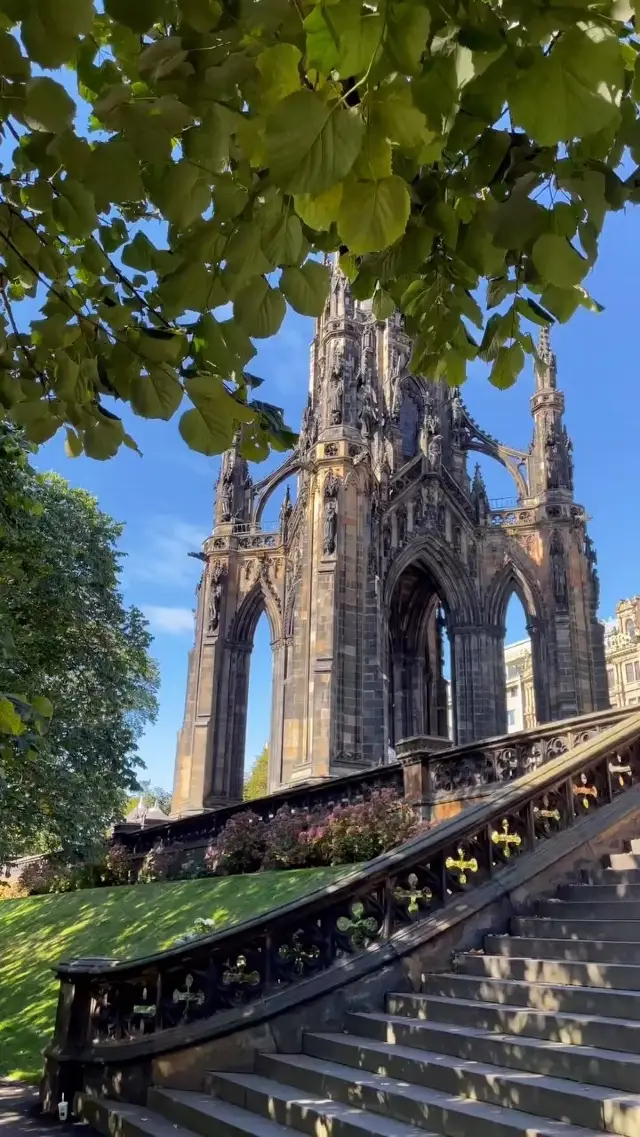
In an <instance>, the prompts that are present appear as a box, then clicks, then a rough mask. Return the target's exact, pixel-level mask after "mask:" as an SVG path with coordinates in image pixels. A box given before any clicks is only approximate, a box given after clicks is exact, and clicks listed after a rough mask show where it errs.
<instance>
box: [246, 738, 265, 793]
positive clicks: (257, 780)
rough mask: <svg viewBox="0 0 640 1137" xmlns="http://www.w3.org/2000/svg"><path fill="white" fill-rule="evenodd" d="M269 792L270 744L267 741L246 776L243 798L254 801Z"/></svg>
mask: <svg viewBox="0 0 640 1137" xmlns="http://www.w3.org/2000/svg"><path fill="white" fill-rule="evenodd" d="M268 793H269V745H268V743H266V742H265V744H264V746H263V747H262V750H261V751H260V753H259V754H258V757H257V758H256V760H255V762H254V763H253V766H252V767H251V770H250V771H249V774H248V776H247V777H246V778H245V783H244V792H243V795H242V796H243V798H244V800H245V801H253V799H254V798H257V797H266V795H267V794H268Z"/></svg>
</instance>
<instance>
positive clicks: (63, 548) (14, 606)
mask: <svg viewBox="0 0 640 1137" xmlns="http://www.w3.org/2000/svg"><path fill="white" fill-rule="evenodd" d="M121 531H122V526H121V525H119V524H118V523H117V522H115V521H114V520H113V519H112V518H110V517H108V516H107V515H106V514H104V513H102V512H101V511H100V510H99V509H98V506H97V504H96V501H95V499H94V498H92V497H91V496H90V495H89V494H87V493H85V492H84V491H83V490H75V489H71V488H70V487H69V486H68V485H67V483H66V482H65V481H64V480H63V479H62V478H60V477H58V476H56V475H51V474H49V475H44V476H41V475H37V474H36V473H35V472H34V470H33V469H32V467H31V466H30V465H29V462H28V460H27V456H26V454H25V450H24V447H22V446H21V445H20V442H19V440H18V439H17V438H16V437H15V435H14V434H12V432H11V431H7V430H6V429H3V430H2V431H1V432H0V538H1V539H0V626H2V628H3V630H4V631H5V633H8V636H7V638H6V645H5V651H4V655H3V657H2V659H0V691H4V692H10V693H11V698H7V697H6V696H5V697H4V699H1V698H0V739H2V740H3V743H4V745H2V747H1V748H0V862H2V861H3V860H4V859H6V858H7V857H10V856H15V855H18V854H19V853H21V852H24V851H30V850H33V849H48V848H53V847H58V846H60V845H62V846H74V845H82V844H86V843H90V842H91V841H93V840H94V839H98V838H99V837H100V836H101V835H102V834H103V833H104V831H105V828H106V827H107V825H108V824H109V823H110V822H111V821H114V820H116V819H118V818H119V817H120V816H121V812H122V806H123V793H126V792H127V791H130V790H131V789H133V787H134V786H135V785H136V784H137V776H136V767H137V765H138V762H137V759H136V739H137V738H138V736H139V735H140V732H141V730H142V729H143V727H144V725H145V724H146V723H147V722H149V721H152V720H153V718H154V717H155V714H156V709H157V705H156V690H157V685H158V677H157V670H156V666H155V663H154V662H153V660H152V659H151V658H150V656H149V645H150V642H151V637H150V635H149V632H148V630H147V625H146V621H145V620H144V618H143V616H142V614H141V612H139V610H138V609H137V608H125V607H124V605H123V603H122V597H121V595H120V592H119V586H118V580H119V556H120V554H119V553H118V552H117V548H116V543H117V540H118V537H119V536H120V533H121ZM14 693H17V695H15V694H14ZM15 698H17V699H18V700H19V705H22V704H24V703H27V704H31V706H33V707H34V708H35V712H36V713H37V712H38V709H40V710H41V711H42V712H44V713H46V715H47V716H48V715H49V714H50V712H51V709H52V708H53V715H52V716H51V718H50V725H49V727H48V729H47V730H44V729H41V731H40V732H39V731H38V730H37V726H36V729H33V728H31V727H30V724H29V723H27V724H26V727H25V725H23V724H22V723H21V722H20V721H19V720H18V722H17V723H13V724H12V723H7V722H6V721H5V723H4V726H3V722H2V718H1V712H2V708H3V706H4V707H5V709H6V704H9V705H13V702H12V700H13V699H15Z"/></svg>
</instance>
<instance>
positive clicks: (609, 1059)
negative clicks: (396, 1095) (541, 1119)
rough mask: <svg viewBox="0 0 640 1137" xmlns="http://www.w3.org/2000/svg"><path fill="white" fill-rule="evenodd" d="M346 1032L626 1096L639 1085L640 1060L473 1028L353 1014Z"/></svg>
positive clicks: (612, 1052)
mask: <svg viewBox="0 0 640 1137" xmlns="http://www.w3.org/2000/svg"><path fill="white" fill-rule="evenodd" d="M345 1029H346V1031H347V1032H348V1033H349V1034H355V1035H358V1036H360V1037H362V1038H367V1039H374V1040H375V1041H377V1042H388V1043H390V1044H392V1045H398V1046H408V1047H412V1048H418V1049H420V1050H428V1051H430V1052H435V1053H441V1054H450V1055H454V1056H455V1057H457V1058H469V1059H473V1060H475V1061H477V1062H486V1063H487V1064H489V1065H492V1066H508V1067H509V1068H510V1069H515V1070H520V1071H521V1072H526V1073H530V1074H544V1075H546V1076H551V1077H556V1078H566V1079H568V1080H569V1081H572V1082H581V1083H585V1084H587V1085H596V1086H608V1087H610V1088H611V1089H614V1090H622V1091H623V1092H625V1093H637V1092H638V1087H639V1086H640V1056H639V1055H637V1054H624V1053H623V1052H622V1051H620V1052H615V1051H612V1050H602V1049H600V1048H599V1047H594V1046H577V1045H574V1044H570V1043H550V1042H549V1041H548V1040H546V1039H538V1038H530V1037H527V1036H518V1037H514V1036H513V1035H510V1034H497V1033H494V1032H493V1031H490V1030H479V1029H476V1028H474V1027H473V1026H470V1025H464V1026H459V1025H457V1024H453V1023H444V1022H424V1021H420V1020H419V1019H406V1018H403V1017H402V1016H398V1015H383V1014H380V1013H378V1014H366V1013H365V1012H350V1013H349V1014H347V1015H346V1017H345Z"/></svg>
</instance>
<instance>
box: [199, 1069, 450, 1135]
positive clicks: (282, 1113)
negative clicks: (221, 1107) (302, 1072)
mask: <svg viewBox="0 0 640 1137" xmlns="http://www.w3.org/2000/svg"><path fill="white" fill-rule="evenodd" d="M207 1087H208V1089H209V1090H210V1092H211V1093H212V1094H214V1095H215V1097H214V1098H212V1099H211V1100H212V1102H214V1106H213V1108H214V1109H215V1103H218V1102H220V1101H222V1102H228V1103H230V1104H231V1105H234V1106H236V1108H239V1109H240V1110H241V1111H242V1112H243V1113H246V1116H247V1118H248V1119H252V1120H253V1123H254V1125H255V1128H246V1129H245V1130H244V1132H245V1133H255V1134H258V1135H261V1134H262V1130H261V1129H260V1128H259V1124H260V1122H262V1121H264V1120H266V1119H269V1120H270V1121H271V1122H277V1124H278V1127H279V1128H280V1127H282V1126H286V1128H287V1129H295V1130H297V1131H298V1132H300V1133H307V1134H309V1135H310V1137H366V1135H367V1134H372V1137H425V1127H418V1126H414V1125H406V1124H405V1123H404V1122H401V1121H397V1120H396V1119H395V1118H392V1117H383V1116H381V1115H379V1114H378V1113H372V1112H369V1110H366V1109H362V1108H360V1106H359V1105H358V1106H353V1105H349V1104H345V1103H344V1102H334V1101H331V1099H330V1098H328V1097H327V1095H326V1094H324V1093H322V1092H316V1091H315V1090H313V1091H308V1090H306V1091H301V1090H300V1088H299V1087H298V1086H289V1085H283V1084H281V1083H279V1082H276V1081H274V1080H273V1079H272V1078H266V1077H264V1076H263V1075H260V1074H227V1073H224V1074H222V1073H217V1072H213V1073H210V1074H208V1075H207ZM280 1132H281V1133H282V1129H280ZM427 1132H430V1133H431V1134H432V1135H433V1129H431V1130H427ZM203 1137H205V1135H203ZM206 1137H218V1134H217V1131H215V1132H213V1133H211V1134H210V1135H209V1134H207V1135H206ZM265 1137H266V1135H265Z"/></svg>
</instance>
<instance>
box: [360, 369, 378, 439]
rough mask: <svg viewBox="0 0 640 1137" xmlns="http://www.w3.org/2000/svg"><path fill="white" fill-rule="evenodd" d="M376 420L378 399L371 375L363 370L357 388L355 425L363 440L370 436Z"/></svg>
mask: <svg viewBox="0 0 640 1137" xmlns="http://www.w3.org/2000/svg"><path fill="white" fill-rule="evenodd" d="M377 421H378V400H377V399H376V393H375V391H374V389H373V384H372V382H371V376H370V374H369V372H368V371H365V374H364V377H363V380H362V383H361V385H360V387H359V390H358V417H357V422H356V425H357V426H358V427H359V428H360V433H361V435H362V438H363V440H364V441H365V442H368V441H369V439H370V438H371V436H372V434H373V431H374V429H375V426H376V423H377Z"/></svg>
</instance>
